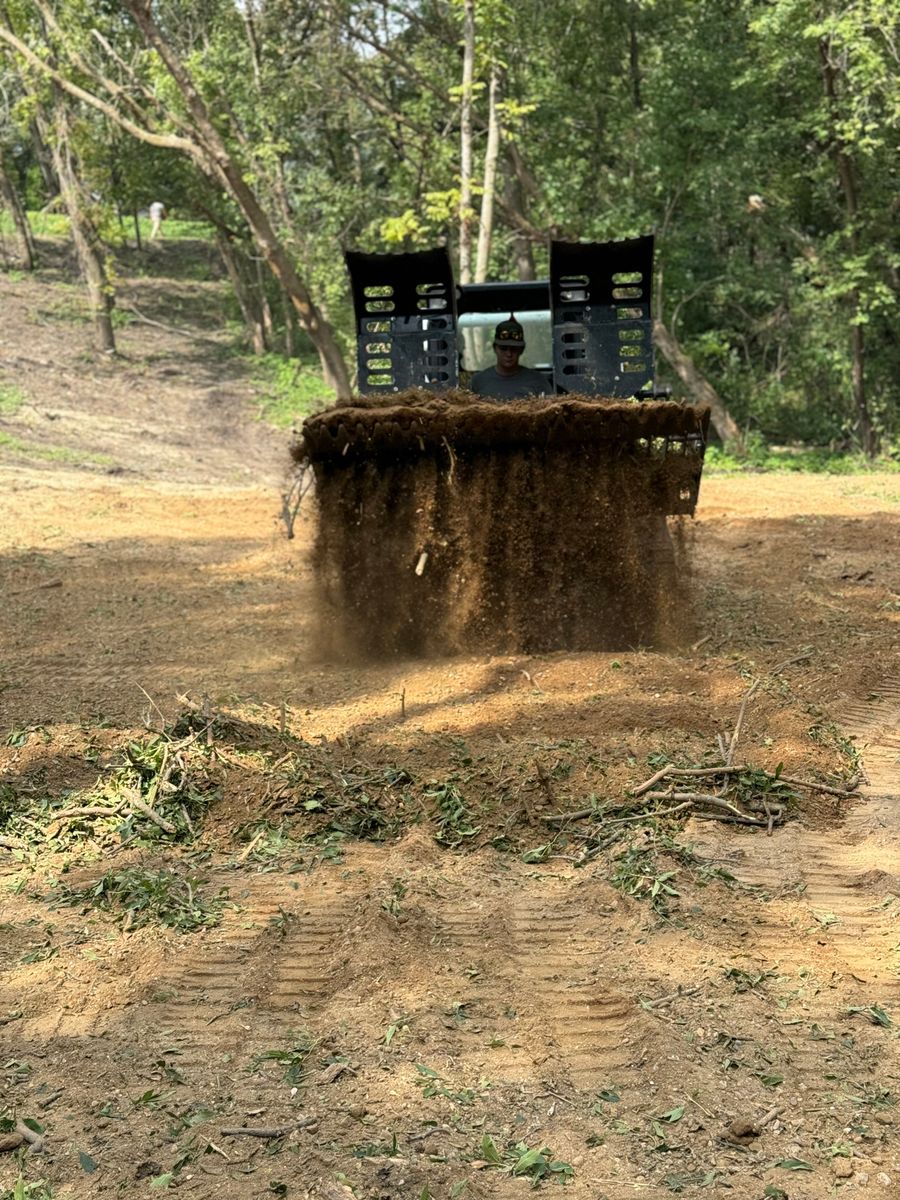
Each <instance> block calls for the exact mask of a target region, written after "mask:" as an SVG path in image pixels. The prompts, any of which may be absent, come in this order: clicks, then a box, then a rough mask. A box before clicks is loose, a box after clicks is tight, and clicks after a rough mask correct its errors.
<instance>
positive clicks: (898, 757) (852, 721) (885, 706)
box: [840, 681, 900, 796]
mask: <svg viewBox="0 0 900 1200" xmlns="http://www.w3.org/2000/svg"><path fill="white" fill-rule="evenodd" d="M871 695H872V699H871V700H861V701H856V702H854V703H853V704H850V705H848V707H847V708H846V709H845V710H844V713H843V716H842V719H841V721H840V724H842V725H843V727H844V729H846V731H847V733H848V734H850V736H851V737H853V738H855V739H856V741H857V742H858V743H859V745H860V748H861V750H862V755H863V763H864V765H865V771H866V776H867V778H868V782H869V786H868V789H867V790H868V791H869V792H871V793H874V794H875V795H879V796H896V795H897V792H898V790H900V683H897V682H894V681H891V682H887V681H885V682H883V683H882V684H880V685H879V686H878V687H876V688H874V689H873V690H872V693H871Z"/></svg>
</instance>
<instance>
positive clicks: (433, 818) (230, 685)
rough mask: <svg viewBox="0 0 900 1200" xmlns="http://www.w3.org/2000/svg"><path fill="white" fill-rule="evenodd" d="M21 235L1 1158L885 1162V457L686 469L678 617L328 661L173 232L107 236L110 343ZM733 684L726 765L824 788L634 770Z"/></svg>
mask: <svg viewBox="0 0 900 1200" xmlns="http://www.w3.org/2000/svg"><path fill="white" fill-rule="evenodd" d="M45 252H46V253H47V255H48V260H49V261H50V263H51V265H50V266H48V267H47V268H45V269H44V270H43V271H42V272H41V273H40V275H39V276H38V277H37V278H36V279H31V280H25V279H21V278H18V277H0V300H2V307H3V313H4V321H3V325H2V327H0V397H3V396H6V397H8V396H9V395H10V394H11V391H12V390H15V391H16V392H17V394H19V400H20V401H24V402H19V403H17V404H10V403H8V402H7V403H6V404H5V405H3V404H0V488H2V506H3V507H2V511H3V521H2V528H0V579H2V589H3V595H4V598H5V603H4V605H3V607H2V612H0V647H2V654H0V738H2V741H3V743H4V744H3V745H2V747H0V964H2V974H0V1048H2V1053H0V1077H2V1088H0V1119H4V1118H5V1120H6V1122H7V1125H6V1126H5V1127H8V1125H9V1122H10V1121H15V1120H22V1119H28V1120H30V1121H32V1122H33V1123H36V1124H37V1125H39V1126H40V1127H41V1128H42V1129H43V1131H44V1133H43V1136H44V1139H45V1145H44V1151H43V1153H40V1154H38V1153H34V1152H32V1153H26V1150H25V1149H24V1148H20V1149H18V1150H16V1149H11V1150H9V1151H8V1152H6V1153H3V1152H0V1196H3V1197H4V1198H5V1197H6V1196H7V1195H11V1193H8V1192H4V1191H3V1189H4V1188H12V1187H13V1185H14V1184H15V1182H16V1180H17V1179H18V1178H19V1176H20V1172H21V1173H22V1176H23V1178H24V1179H25V1180H28V1181H31V1183H33V1184H35V1185H36V1184H37V1181H39V1180H43V1181H45V1186H44V1188H43V1189H38V1188H37V1186H35V1187H34V1188H33V1190H32V1191H31V1192H30V1193H29V1192H25V1193H24V1194H25V1195H31V1196H33V1197H43V1196H46V1195H49V1194H52V1196H53V1197H55V1198H57V1200H58V1198H62V1197H71V1198H73V1200H81V1198H82V1197H88V1196H90V1197H95V1196H112V1195H117V1196H129V1197H131V1196H144V1195H152V1194H154V1193H155V1192H157V1191H163V1190H172V1191H178V1192H185V1193H190V1194H191V1195H195V1196H201V1197H205V1196H211V1195H216V1196H219V1197H222V1198H223V1200H225V1198H227V1200H231V1198H232V1197H233V1198H235V1200H237V1198H243V1197H263V1196H272V1195H276V1196H289V1197H290V1196H298V1197H302V1196H310V1197H323V1198H327V1200H334V1198H335V1197H345V1198H346V1200H350V1198H351V1197H353V1196H356V1197H358V1198H359V1200H363V1198H375V1197H379V1198H381V1197H384V1198H388V1197H390V1198H393V1197H404V1198H405V1197H414V1198H416V1200H419V1198H421V1197H432V1198H434V1200H444V1198H449V1197H460V1196H463V1197H466V1196H471V1197H480V1196H481V1197H487V1196H498V1197H507V1196H509V1197H513V1196H523V1195H524V1194H525V1193H526V1192H527V1191H528V1190H529V1188H530V1187H531V1186H542V1187H543V1188H544V1189H547V1190H549V1191H550V1192H551V1193H553V1192H554V1191H555V1189H556V1188H557V1187H560V1186H561V1185H562V1184H563V1183H565V1186H566V1188H567V1192H568V1193H569V1194H571V1195H572V1196H573V1197H584V1198H585V1200H587V1198H588V1197H590V1198H592V1200H601V1198H605V1200H624V1198H625V1197H635V1196H637V1197H642V1198H646V1200H661V1198H663V1197H669V1196H672V1195H684V1196H687V1197H696V1198H700V1197H705V1196H709V1195H714V1194H715V1195H718V1194H723V1195H731V1196H734V1197H735V1198H736V1200H765V1198H766V1197H774V1198H775V1200H777V1198H778V1197H783V1196H787V1197H789V1198H790V1200H820V1198H821V1197H823V1196H827V1195H831V1194H836V1193H838V1192H841V1193H846V1194H847V1195H848V1196H854V1195H865V1196H871V1197H873V1198H875V1200H888V1198H889V1197H896V1196H900V1142H898V1136H897V1123H898V1117H900V1114H898V1109H897V1107H896V1102H897V1098H898V1096H900V1057H898V1042H897V1029H898V1024H900V974H898V970H900V923H898V913H900V818H898V813H897V803H898V792H900V788H898V784H897V780H898V778H900V770H898V768H900V732H898V726H900V719H898V718H900V682H898V680H900V636H898V634H900V556H898V554H897V547H898V544H900V476H897V475H890V474H870V475H859V476H846V477H826V476H815V477H813V476H772V475H764V474H760V475H752V474H749V475H742V476H740V477H729V478H726V477H714V476H709V475H707V476H706V477H704V480H703V483H702V485H701V491H700V505H699V508H698V512H697V517H696V519H695V520H694V521H693V522H691V523H690V526H689V529H688V538H689V554H690V561H691V563H692V577H691V588H690V601H689V604H690V608H691V612H690V614H688V615H689V617H690V621H688V622H686V624H687V625H692V626H693V631H694V632H693V634H692V640H690V641H685V643H684V645H682V646H680V647H678V648H676V649H675V650H670V651H667V652H665V653H662V652H658V651H654V650H651V649H645V648H640V647H628V646H623V647H622V648H621V649H618V650H615V651H611V652H604V653H602V654H601V653H590V652H579V653H561V652H559V653H552V654H546V655H540V656H516V657H502V658H501V657H494V658H489V657H483V658H475V657H455V658H450V659H444V660H439V661H435V660H432V661H414V660H405V659H404V660H392V661H389V662H387V663H380V664H377V663H376V664H371V663H369V664H347V663H343V664H340V665H335V664H333V663H329V662H327V661H326V660H324V659H323V657H322V654H321V653H320V650H319V647H318V646H317V644H316V640H315V629H316V624H315V620H314V616H315V614H314V612H313V611H312V605H313V599H312V597H313V589H312V581H311V577H310V568H309V551H310V546H311V539H312V534H313V530H314V509H313V508H312V507H311V506H307V507H306V508H304V510H303V511H302V512H301V516H300V518H299V520H298V522H297V526H296V537H295V538H294V539H293V540H288V539H287V538H286V536H285V528H284V524H283V522H282V521H281V520H280V518H279V513H280V509H281V493H282V490H283V488H284V487H285V482H286V479H287V472H288V470H289V466H288V447H287V437H286V436H285V435H282V434H276V433H274V432H272V431H271V430H269V429H267V428H266V427H265V426H263V425H262V424H261V423H260V422H259V421H257V420H256V419H255V406H256V404H257V403H258V395H257V393H256V390H255V387H254V384H253V383H252V380H251V379H250V378H249V377H248V376H247V374H246V371H245V369H244V368H243V366H242V360H239V359H236V358H235V357H233V356H232V355H230V354H229V353H228V352H227V349H228V340H227V337H226V335H225V333H224V332H223V328H222V311H223V310H222V291H221V288H222V284H221V281H220V280H219V279H218V277H217V274H216V271H215V268H214V266H213V265H211V264H206V262H205V259H204V258H203V255H202V253H201V252H200V251H198V250H195V251H194V252H193V256H192V257H191V258H190V262H191V263H192V264H193V269H192V272H191V277H190V278H187V279H186V278H185V274H184V270H183V266H184V262H185V259H184V255H183V254H182V253H180V252H179V253H175V252H173V251H172V250H171V248H166V247H161V248H160V247H157V248H156V249H155V251H154V255H148V256H145V258H144V259H143V260H140V262H138V261H137V260H135V261H132V262H125V263H123V267H122V272H123V283H122V286H123V293H124V295H125V297H126V302H127V303H129V304H131V305H132V306H133V307H134V308H135V309H136V310H137V311H138V312H139V313H140V314H141V315H142V317H143V318H146V319H147V320H150V321H154V322H156V324H148V323H147V322H146V320H141V321H135V322H134V323H133V324H130V325H128V326H127V327H124V328H122V329H121V330H120V350H121V357H120V358H116V359H111V360H108V359H102V358H100V357H99V356H97V355H95V354H94V353H93V352H92V351H91V349H90V330H89V328H88V326H87V325H86V324H84V322H83V321H82V320H80V319H79V309H78V303H79V299H78V292H77V291H76V290H75V289H73V288H72V286H71V283H70V275H69V273H68V271H69V267H68V265H67V263H66V261H65V257H64V255H62V254H61V253H60V250H59V248H58V247H57V248H53V247H47V248H45ZM138 268H140V269H138ZM176 268H177V269H178V271H179V275H178V277H177V278H174V277H170V276H168V275H167V274H166V272H167V271H175V270H176ZM756 680H759V681H760V682H759V686H758V688H757V690H756V691H755V693H754V694H753V695H752V697H751V698H750V699H749V700H748V702H747V704H746V708H745V716H744V722H743V732H742V734H741V737H740V741H739V749H738V750H737V755H736V762H741V763H747V764H749V765H750V766H752V767H755V768H759V769H760V770H761V771H765V772H768V773H769V774H768V776H767V777H766V778H768V779H769V780H770V781H771V779H772V777H773V776H774V775H775V773H776V772H777V770H778V768H779V766H781V768H782V773H783V775H784V776H787V777H790V778H792V779H801V780H805V781H811V782H815V783H817V784H819V785H824V786H825V787H826V788H828V787H830V788H832V789H833V791H831V792H829V791H827V790H825V791H822V790H813V789H810V788H806V787H797V788H794V789H792V798H791V799H789V801H788V803H787V814H786V815H787V819H786V820H785V821H784V822H783V823H778V824H776V825H775V827H774V829H773V830H772V835H771V836H770V837H769V836H766V830H765V828H751V827H743V826H741V825H736V824H730V823H724V822H720V821H711V820H700V819H697V818H693V819H690V820H688V821H686V822H685V821H684V815H685V814H683V813H682V814H681V815H680V816H678V817H676V818H671V819H666V818H665V817H658V816H657V817H653V816H652V815H651V816H648V815H647V813H646V812H644V811H642V809H641V808H640V806H636V802H635V798H634V797H633V796H631V794H630V793H631V791H632V789H634V788H636V787H637V786H638V785H639V784H640V783H642V782H643V781H645V780H647V779H648V778H649V777H650V776H651V775H653V774H654V773H655V772H656V771H657V769H658V768H659V767H660V766H661V765H664V764H665V763H667V762H669V763H677V764H679V765H681V766H684V767H690V766H693V767H699V766H709V765H710V764H713V763H716V762H718V761H720V749H719V745H718V740H717V739H718V738H721V737H723V736H724V735H727V734H729V733H730V732H731V731H733V730H734V728H735V725H736V722H737V720H738V716H739V713H740V711H741V707H742V700H743V699H744V698H746V697H747V695H748V692H749V691H750V688H751V687H752V684H753V682H754V681H756ZM153 755H156V758H154V759H153V763H155V765H154V766H152V767H150V766H148V765H147V763H148V762H149V761H150V758H152V756H153ZM148 756H149V757H148ZM173 764H175V765H177V771H176V770H175V767H174V766H173ZM855 776H861V779H862V782H861V784H860V786H859V788H858V790H856V791H855V792H854V794H853V795H851V796H849V797H848V796H845V795H839V794H837V793H841V792H844V791H845V790H846V787H847V783H848V781H850V783H851V788H850V790H851V791H852V790H853V786H852V784H853V778H854V777H855ZM760 778H762V777H761V776H760ZM148 781H150V783H148ZM151 783H152V787H153V788H154V789H155V790H154V791H153V792H152V798H155V799H152V802H151V806H153V807H156V808H157V809H158V810H159V812H161V813H164V814H165V816H164V818H163V820H164V823H165V824H168V825H169V830H168V831H167V830H165V829H163V828H161V827H159V825H157V824H155V823H153V822H152V821H150V820H149V819H146V818H145V815H143V816H142V812H141V810H140V809H139V808H138V807H137V806H138V804H140V803H141V800H140V796H143V797H144V800H145V801H146V799H147V797H148V796H150V795H151V793H150V792H149V791H147V790H146V788H147V787H149V786H150V784H151ZM784 786H785V785H781V790H782V792H783V790H784ZM142 789H144V790H142ZM777 794H778V788H776V791H775V792H773V793H771V794H770V795H771V796H776V795H777ZM642 803H643V802H642ZM129 806H130V808H129ZM76 807H81V808H89V809H92V810H94V811H92V812H90V813H82V814H80V815H79V814H74V815H73V814H72V811H71V810H72V809H73V808H76ZM145 807H146V805H145ZM97 809H99V810H100V813H99V814H98V813H97V812H96V811H95V810H97ZM107 810H109V812H110V816H109V817H108V818H107V816H106V815H104V814H105V813H106V812H107ZM129 811H130V812H131V813H132V815H131V816H127V812H129ZM565 813H576V814H577V813H584V814H585V815H584V816H583V817H578V816H576V817H573V818H572V819H570V820H559V819H558V818H559V815H560V814H565ZM60 814H63V815H62V816H61V815H60ZM182 814H183V815H182ZM554 817H555V818H557V819H556V820H554V819H553V818H554ZM123 822H124V823H123ZM608 834H610V836H611V838H612V840H610V837H608V836H607V835H608ZM161 872H163V873H166V874H161ZM126 877H127V878H128V879H131V880H135V879H142V880H144V881H146V880H149V879H151V878H153V879H155V880H157V883H158V884H159V881H160V880H163V881H166V880H167V881H168V882H164V883H162V884H159V886H161V887H162V888H163V890H165V888H167V887H170V886H171V887H172V888H173V889H174V888H176V885H177V888H180V889H181V891H179V893H178V894H179V895H180V896H182V897H184V896H187V900H186V901H183V902H182V905H181V908H180V909H179V912H180V913H181V914H182V915H183V914H184V913H185V912H187V911H188V910H189V909H190V910H191V911H192V912H200V914H201V918H202V920H203V921H205V923H201V924H200V927H199V928H196V929H188V928H187V926H188V924H189V922H188V921H187V919H186V918H185V919H180V918H179V921H180V923H179V921H176V923H175V924H174V926H173V925H166V924H164V923H162V922H161V921H160V920H148V921H147V922H146V923H143V921H142V915H141V914H142V912H143V911H144V910H143V909H142V908H141V907H140V905H139V904H138V903H137V902H132V903H131V911H130V915H127V916H124V919H123V912H122V909H121V908H118V909H117V907H116V903H115V899H114V897H113V898H112V899H110V900H109V904H108V905H107V907H103V905H102V904H101V903H100V901H101V900H103V897H104V896H105V895H107V893H104V892H103V888H102V886H100V887H99V890H98V886H99V883H100V881H102V880H103V879H106V880H107V885H108V883H109V880H110V879H119V880H121V879H123V878H126ZM173 881H174V882H173ZM185 881H186V882H185ZM91 889H93V893H92V892H91ZM125 907H126V909H127V908H128V904H126V905H125ZM5 1127H4V1126H3V1125H0V1151H2V1147H3V1145H4V1142H3V1138H4V1137H5V1136H6V1135H5V1134H4V1133H3V1129H4V1128H5ZM248 1127H250V1128H256V1129H261V1130H263V1131H266V1132H267V1133H268V1135H269V1136H259V1137H257V1136H251V1135H248V1134H246V1133H238V1134H236V1135H234V1134H229V1133H227V1132H226V1131H227V1130H229V1129H232V1130H234V1129H242V1128H243V1129H246V1128H248ZM276 1133H280V1136H272V1135H273V1134H276ZM31 1136H32V1137H34V1136H36V1135H35V1133H34V1131H33V1129H32V1130H31ZM13 1140H16V1139H15V1138H13ZM545 1150H546V1153H543V1154H542V1153H541V1151H545Z"/></svg>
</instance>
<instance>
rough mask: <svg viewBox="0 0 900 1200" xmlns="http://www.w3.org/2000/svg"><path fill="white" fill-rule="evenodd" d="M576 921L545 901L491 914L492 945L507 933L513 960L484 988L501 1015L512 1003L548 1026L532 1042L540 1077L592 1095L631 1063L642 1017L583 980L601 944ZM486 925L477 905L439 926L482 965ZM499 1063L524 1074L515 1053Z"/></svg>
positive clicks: (487, 978)
mask: <svg viewBox="0 0 900 1200" xmlns="http://www.w3.org/2000/svg"><path fill="white" fill-rule="evenodd" d="M578 915H579V914H578V913H576V912H567V911H559V910H554V909H553V908H550V907H548V905H547V904H546V903H543V902H542V901H541V899H540V897H536V898H535V900H534V901H533V902H532V903H527V902H514V903H513V904H512V905H511V906H510V907H509V908H506V909H505V910H501V911H495V912H494V913H492V916H491V926H492V930H493V937H492V940H495V939H496V937H497V930H498V926H499V927H502V928H503V930H504V932H505V934H506V937H505V938H504V939H503V940H504V942H505V948H506V951H507V955H508V957H507V958H506V959H505V961H504V960H500V959H498V958H497V957H496V956H495V955H492V956H491V959H490V964H489V966H488V967H487V968H486V970H485V971H484V973H483V975H482V976H481V978H480V981H479V982H480V986H481V999H482V1001H483V1002H485V1001H486V1002H488V1003H490V1004H492V1005H495V1006H497V1007H498V1008H500V1009H502V1007H503V1006H504V1004H507V1005H508V1004H510V1003H512V1002H514V1003H515V1006H516V1008H517V1009H518V1011H519V1016H520V1017H522V1018H523V1019H525V1020H526V1021H527V1022H531V1021H536V1022H538V1023H539V1024H540V1026H541V1027H542V1028H543V1031H544V1036H543V1038H542V1039H538V1038H536V1037H535V1036H532V1037H531V1038H530V1041H531V1043H532V1045H534V1044H538V1042H540V1041H543V1044H544V1046H545V1049H546V1051H547V1054H546V1057H545V1059H544V1060H540V1059H538V1060H536V1062H537V1066H538V1070H539V1072H543V1073H545V1074H546V1073H547V1071H548V1070H549V1071H550V1072H552V1073H553V1074H554V1075H555V1076H559V1075H560V1074H564V1075H565V1076H567V1077H568V1078H569V1080H570V1081H571V1082H572V1083H573V1084H574V1085H575V1086H576V1087H578V1088H580V1089H588V1088H590V1087H591V1086H593V1085H594V1084H599V1083H608V1082H609V1079H610V1077H611V1075H612V1074H614V1073H615V1072H616V1071H620V1070H622V1069H624V1068H625V1067H626V1066H628V1065H629V1064H630V1063H631V1062H632V1061H633V1060H634V1058H635V1057H636V1055H637V1051H636V1049H635V1045H634V1043H635V1039H636V1035H637V1032H638V1028H637V1027H638V1025H639V1024H640V1018H639V1014H637V1013H636V1011H635V1007H634V1004H633V1003H632V1001H631V1000H629V999H628V998H626V997H624V996H621V995H618V994H616V993H615V992H612V991H609V990H608V989H606V988H605V987H604V986H603V984H602V983H601V982H600V981H599V980H594V979H586V978H584V976H585V973H586V970H587V968H588V965H589V963H590V962H592V961H596V957H597V953H598V946H597V944H596V942H595V941H594V940H593V939H590V938H588V937H586V936H585V935H584V934H583V933H581V932H580V931H579V930H578V928H577V917H578ZM484 920H485V917H484V910H483V909H482V908H480V906H479V909H478V911H477V912H467V911H465V910H463V909H458V910H456V911H455V912H448V913H445V914H443V917H442V921H441V923H442V925H443V929H444V932H445V934H446V935H447V937H448V939H449V941H450V942H451V944H453V945H454V946H456V947H457V948H458V949H459V950H462V951H463V952H464V953H465V954H466V955H467V956H469V957H471V958H472V959H473V960H474V961H477V960H478V959H479V958H480V957H483V955H484V947H485V931H484ZM494 1061H495V1062H501V1061H502V1065H503V1067H504V1068H506V1069H510V1068H512V1067H513V1065H515V1066H516V1068H517V1070H518V1071H519V1072H520V1073H521V1069H522V1065H521V1061H519V1060H516V1059H515V1058H514V1056H513V1055H512V1054H511V1053H508V1054H507V1055H506V1056H500V1055H495V1056H494ZM543 1063H549V1064H550V1065H549V1067H545V1066H544V1065H543Z"/></svg>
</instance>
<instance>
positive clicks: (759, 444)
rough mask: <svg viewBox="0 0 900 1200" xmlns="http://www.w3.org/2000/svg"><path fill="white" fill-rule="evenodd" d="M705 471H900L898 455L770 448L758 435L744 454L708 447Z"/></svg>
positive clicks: (798, 447) (831, 472)
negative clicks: (873, 455)
mask: <svg viewBox="0 0 900 1200" xmlns="http://www.w3.org/2000/svg"><path fill="white" fill-rule="evenodd" d="M705 469H706V470H708V471H714V472H717V473H722V474H736V473H739V472H741V471H754V472H758V471H773V472H778V473H780V474H806V473H811V474H813V473H821V474H825V475H864V474H870V473H872V472H873V471H878V472H882V471H889V472H891V471H892V472H897V471H900V455H898V456H892V457H883V458H879V459H876V460H875V461H874V462H873V461H872V460H871V459H869V458H866V457H865V456H864V455H862V454H860V453H858V452H857V453H846V452H845V451H836V450H823V449H817V448H812V447H803V446H795V447H790V448H784V447H780V446H779V447H773V446H769V445H768V444H767V443H766V442H765V440H764V439H763V438H761V437H759V436H756V437H753V438H752V439H749V441H748V445H747V447H746V449H745V452H744V453H743V454H735V453H734V452H733V451H732V450H730V449H729V450H724V449H721V448H720V447H718V446H709V447H708V448H707V451H706V458H705Z"/></svg>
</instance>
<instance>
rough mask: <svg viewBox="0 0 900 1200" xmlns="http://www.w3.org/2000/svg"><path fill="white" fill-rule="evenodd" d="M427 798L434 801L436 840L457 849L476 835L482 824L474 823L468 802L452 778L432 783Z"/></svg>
mask: <svg viewBox="0 0 900 1200" xmlns="http://www.w3.org/2000/svg"><path fill="white" fill-rule="evenodd" d="M425 798H426V800H431V801H432V802H433V803H434V807H435V813H436V817H437V832H436V833H435V835H434V836H435V840H436V841H438V842H440V844H441V845H442V846H449V847H450V848H451V849H455V848H456V847H457V846H459V845H460V844H461V843H462V842H464V841H466V840H467V839H468V838H472V837H475V835H476V834H477V833H478V831H479V830H480V828H481V826H480V825H473V824H472V819H471V817H470V815H469V811H468V809H467V807H466V802H465V800H464V799H463V797H462V794H461V793H460V790H459V788H458V787H457V785H456V784H455V783H453V782H452V781H450V780H447V781H445V782H436V783H431V784H429V786H428V787H427V788H426V790H425Z"/></svg>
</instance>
